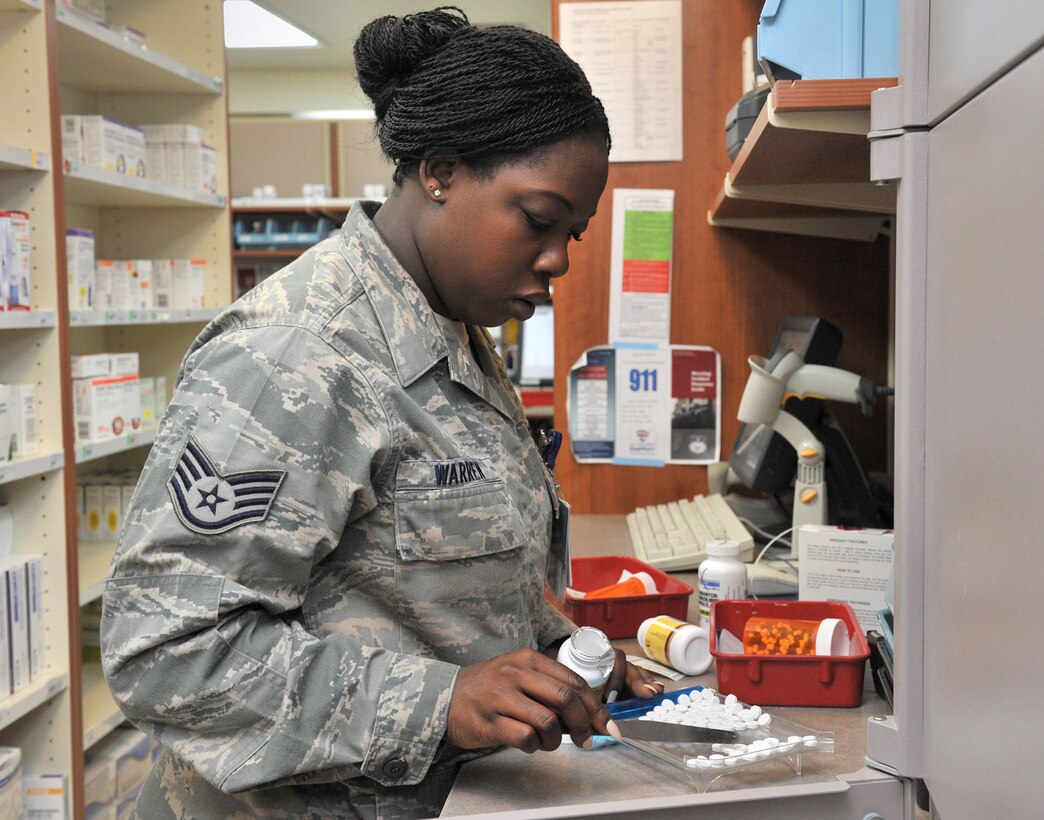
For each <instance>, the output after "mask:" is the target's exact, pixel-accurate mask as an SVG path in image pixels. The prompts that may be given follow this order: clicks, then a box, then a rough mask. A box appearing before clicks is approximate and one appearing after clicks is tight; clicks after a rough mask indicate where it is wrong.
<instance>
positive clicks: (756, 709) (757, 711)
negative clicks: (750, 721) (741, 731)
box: [750, 706, 761, 720]
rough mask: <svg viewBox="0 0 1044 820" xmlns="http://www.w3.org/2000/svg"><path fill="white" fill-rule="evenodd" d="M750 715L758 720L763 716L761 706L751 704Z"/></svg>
mask: <svg viewBox="0 0 1044 820" xmlns="http://www.w3.org/2000/svg"><path fill="white" fill-rule="evenodd" d="M750 716H751V717H752V718H754V719H755V720H757V719H758V718H759V717H760V716H761V707H760V706H751V707H750Z"/></svg>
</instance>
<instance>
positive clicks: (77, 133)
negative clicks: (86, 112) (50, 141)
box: [62, 114, 83, 163]
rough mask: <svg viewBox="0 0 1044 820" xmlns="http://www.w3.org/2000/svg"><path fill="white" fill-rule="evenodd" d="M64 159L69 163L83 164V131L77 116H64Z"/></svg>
mask: <svg viewBox="0 0 1044 820" xmlns="http://www.w3.org/2000/svg"><path fill="white" fill-rule="evenodd" d="M62 157H63V158H64V159H65V161H66V162H67V163H68V162H83V129H82V127H81V124H80V117H79V115H77V114H62Z"/></svg>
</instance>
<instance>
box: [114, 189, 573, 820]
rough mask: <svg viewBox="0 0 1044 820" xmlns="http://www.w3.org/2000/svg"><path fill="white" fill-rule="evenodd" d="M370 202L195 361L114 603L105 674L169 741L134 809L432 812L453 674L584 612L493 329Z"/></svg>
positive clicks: (130, 529) (438, 795)
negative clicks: (559, 584)
mask: <svg viewBox="0 0 1044 820" xmlns="http://www.w3.org/2000/svg"><path fill="white" fill-rule="evenodd" d="M376 207H377V206H376V205H375V204H372V203H363V204H360V205H357V206H356V207H354V208H353V209H352V211H351V214H350V216H349V218H348V220H347V221H346V223H345V226H344V228H343V229H342V231H341V233H340V235H339V236H337V237H334V238H331V239H328V240H325V241H323V242H321V243H320V244H319V245H317V246H315V247H314V248H312V249H311V250H310V251H308V252H307V253H305V254H304V255H303V256H302V257H301V258H300V259H299V260H297V261H295V262H294V263H293V264H292V265H290V266H289V267H288V268H286V269H284V270H283V271H281V272H280V273H278V274H276V275H275V276H273V277H271V278H270V279H268V280H266V281H265V282H264V283H262V284H261V285H259V286H258V287H257V288H255V289H254V290H253V291H251V292H250V293H249V294H248V295H247V296H246V297H245V298H244V299H241V300H240V301H239V302H237V303H236V304H234V305H233V306H231V307H230V308H229V309H228V310H227V311H225V312H224V313H222V314H221V315H220V316H219V317H218V318H217V319H215V320H214V321H213V322H211V323H210V325H209V326H208V327H207V328H206V329H205V330H204V331H203V332H202V333H201V334H200V336H199V337H198V338H197V340H196V341H195V343H194V344H193V346H192V347H191V349H190V350H189V352H188V354H187V355H186V357H185V360H184V362H183V364H182V367H181V372H180V373H179V375H178V382H177V387H176V390H175V395H174V398H173V400H172V402H171V404H170V407H169V409H168V411H167V413H166V415H165V416H164V419H163V422H162V424H161V425H160V429H159V431H158V434H157V437H156V441H155V444H154V445H153V448H152V451H151V453H150V454H149V457H148V460H147V462H146V465H145V469H144V471H143V473H142V476H141V479H140V481H139V483H138V487H137V490H136V492H135V494H134V498H133V501H132V503H131V507H130V510H129V512H128V515H127V520H126V523H125V525H124V529H123V532H122V534H121V537H120V542H119V545H118V547H117V551H116V557H115V559H114V561H113V564H112V568H111V571H110V574H109V579H108V581H107V583H106V589H105V596H104V616H103V619H102V646H103V652H104V668H105V674H106V677H107V679H108V681H109V684H110V686H111V688H112V691H113V694H114V696H115V698H116V701H117V703H119V705H120V707H121V708H122V709H123V711H124V713H125V714H126V715H127V717H128V718H129V719H130V720H132V721H133V722H134V723H135V724H137V725H138V726H140V727H141V728H142V729H144V730H145V731H147V732H149V733H150V734H152V735H154V736H155V737H156V738H157V739H158V740H159V741H160V742H161V743H162V744H163V745H164V746H165V747H166V749H165V751H164V754H163V756H162V757H161V758H160V760H159V761H158V763H157V765H156V767H155V769H154V770H153V773H152V775H151V776H150V778H149V780H148V782H147V783H146V785H145V787H144V789H143V790H142V793H141V796H140V797H139V803H138V810H137V811H138V816H140V817H143V818H148V820H157V818H164V817H178V818H194V819H195V820H203V818H222V819H223V818H229V817H234V816H241V817H244V818H254V817H273V818H275V817H293V818H305V817H313V818H319V817H324V818H325V817H330V818H333V817H350V816H353V815H359V816H366V817H382V818H383V817H424V816H431V815H433V814H437V813H438V811H439V808H440V807H441V805H442V803H443V801H444V800H445V797H446V795H447V794H448V791H449V788H450V786H451V785H452V780H453V776H454V774H455V772H456V769H457V767H458V766H459V764H460V762H461V761H462V760H465V759H468V758H469V757H474V756H475V753H474V752H469V753H462V752H460V751H459V750H455V749H452V748H449V747H447V746H445V744H441V741H442V738H443V734H444V732H445V728H446V715H447V711H448V707H449V701H450V695H451V691H452V687H453V683H454V680H455V677H456V674H457V671H458V669H459V667H460V666H461V665H467V664H472V663H475V662H478V661H482V660H486V659H488V658H491V657H493V656H495V655H499V654H502V653H505V652H508V651H511V650H513V649H516V648H518V647H526V646H528V647H534V648H542V647H544V646H547V645H548V644H549V643H551V642H552V641H554V640H556V639H558V638H561V637H562V636H564V635H566V634H568V633H569V632H570V631H571V629H572V628H573V626H572V624H571V623H570V622H569V621H568V620H566V619H565V618H564V617H562V616H561V615H560V614H558V613H557V612H556V611H555V610H554V609H553V608H552V607H550V606H549V605H547V604H546V603H545V600H544V584H545V574H546V572H547V569H548V566H547V565H548V545H549V538H550V531H551V525H552V516H553V514H554V513H553V510H554V506H553V501H552V492H553V483H552V481H551V479H550V477H549V475H548V473H547V471H546V469H545V468H544V466H543V463H542V462H541V460H540V457H539V454H538V452H537V449H536V447H535V446H534V444H533V441H532V439H531V437H530V435H529V431H528V426H527V424H526V421H525V418H524V416H523V414H522V410H521V407H520V406H519V403H518V399H517V396H516V394H515V392H514V390H513V388H512V386H511V384H510V382H508V380H507V378H506V377H505V374H504V370H503V365H502V363H501V362H500V359H499V358H498V357H497V356H496V354H495V352H494V351H493V347H492V342H491V340H490V338H489V335H488V334H487V333H486V332H485V331H484V330H481V329H479V328H474V327H472V328H465V327H464V326H463V325H461V324H459V323H452V322H448V321H446V320H440V319H439V317H437V316H436V315H435V314H434V313H433V311H432V310H431V308H430V307H429V306H428V304H427V302H426V300H425V299H424V297H423V295H422V294H421V292H420V290H419V289H418V288H417V286H416V284H415V283H414V282H413V280H412V279H411V278H410V277H409V276H408V275H407V274H406V273H405V271H404V270H403V269H402V268H401V266H400V265H399V264H398V262H397V261H396V260H395V258H394V256H393V255H392V254H391V252H390V251H389V250H388V249H387V247H386V246H385V244H384V243H383V241H382V240H381V238H380V236H379V235H378V233H377V231H376V229H375V228H374V226H373V223H372V222H371V217H372V215H373V213H374V212H375V209H376ZM469 346H470V348H471V350H470V351H469V349H468V348H469Z"/></svg>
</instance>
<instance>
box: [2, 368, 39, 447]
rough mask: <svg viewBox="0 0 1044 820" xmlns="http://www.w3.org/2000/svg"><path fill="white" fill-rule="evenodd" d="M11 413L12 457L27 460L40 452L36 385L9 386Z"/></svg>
mask: <svg viewBox="0 0 1044 820" xmlns="http://www.w3.org/2000/svg"><path fill="white" fill-rule="evenodd" d="M8 389H9V394H8V401H9V403H10V404H9V410H10V412H11V429H12V435H11V455H12V457H14V458H26V457H27V456H31V455H34V454H35V453H37V452H39V450H40V442H39V430H38V428H37V424H36V385H35V384H12V385H9V386H8Z"/></svg>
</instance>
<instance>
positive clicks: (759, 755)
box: [685, 735, 819, 769]
mask: <svg viewBox="0 0 1044 820" xmlns="http://www.w3.org/2000/svg"><path fill="white" fill-rule="evenodd" d="M817 746H819V738H817V737H816V736H815V735H805V736H804V737H801V736H800V735H791V736H790V737H788V738H787V739H786V740H780V739H779V738H778V737H767V738H765V739H763V740H755V741H754V742H753V743H751V744H746V743H715V744H714V745H713V746H712V747H711V750H712V751H713V752H714V753H713V754H710V755H696V756H694V757H689V756H686V758H685V765H686V766H688V767H689V768H690V769H724V768H726V767H728V766H736V765H738V764H740V763H753V762H754V761H756V760H767V759H768V758H770V757H773V756H776V755H786V754H791V753H793V752H798V751H800V750H801V749H815V748H816V747H817Z"/></svg>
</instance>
